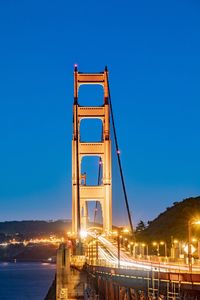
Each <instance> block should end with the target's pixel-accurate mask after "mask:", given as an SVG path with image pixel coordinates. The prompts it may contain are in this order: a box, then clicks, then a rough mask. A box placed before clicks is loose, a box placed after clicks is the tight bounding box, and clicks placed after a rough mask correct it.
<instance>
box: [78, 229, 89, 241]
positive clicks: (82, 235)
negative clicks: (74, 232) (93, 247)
mask: <svg viewBox="0 0 200 300" xmlns="http://www.w3.org/2000/svg"><path fill="white" fill-rule="evenodd" d="M87 235H88V233H87V231H86V230H81V231H80V237H81V238H82V239H85V238H86V237H87Z"/></svg>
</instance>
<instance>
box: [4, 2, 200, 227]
mask: <svg viewBox="0 0 200 300" xmlns="http://www.w3.org/2000/svg"><path fill="white" fill-rule="evenodd" d="M74 63H78V65H79V70H80V71H94V72H95V71H101V70H103V69H104V66H105V65H106V64H107V65H108V68H109V71H110V84H111V92H112V99H113V106H114V113H115V116H116V126H117V131H118V138H119V144H120V148H121V153H122V154H121V157H122V162H123V166H124V173H125V177H126V184H127V191H128V195H129V199H130V205H131V210H132V212H133V216H134V219H135V222H137V220H138V219H144V220H150V219H152V218H154V217H155V216H156V215H157V214H158V213H160V212H161V211H163V210H164V209H165V208H166V207H167V206H170V205H171V204H172V203H173V202H174V201H180V200H182V199H183V198H186V197H189V196H196V195H199V194H200V176H199V175H200V171H199V170H200V135H199V132H200V121H199V111H200V3H199V1H197V0H196V1H195V0H190V1H189V0H188V1H185V0H177V1H174V0H173V1H172V0H168V1H160V0H159V1H154V0H153V1H149V0H145V1H144V0H141V1H135V0H130V1H113V0H112V1H105V0H103V1H94V0H93V1H87V0H86V1H64V0H63V1H51V0H48V1H46V0H42V1H38V0H34V1H31V0H30V1H21V0H19V1H14V0H8V1H1V2H0V220H1V221H2V220H13V219H17V220H21V219H57V218H66V217H70V216H71V137H72V102H73V65H74Z"/></svg>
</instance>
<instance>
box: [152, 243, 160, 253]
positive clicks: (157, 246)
mask: <svg viewBox="0 0 200 300" xmlns="http://www.w3.org/2000/svg"><path fill="white" fill-rule="evenodd" d="M152 245H153V246H156V251H157V256H159V255H160V244H159V243H157V242H153V243H152Z"/></svg>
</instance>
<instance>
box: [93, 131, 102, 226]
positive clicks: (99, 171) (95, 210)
mask: <svg viewBox="0 0 200 300" xmlns="http://www.w3.org/2000/svg"><path fill="white" fill-rule="evenodd" d="M102 140H103V130H102V133H101V141H102ZM101 170H102V159H101V157H100V158H99V170H98V181H97V185H100V184H101ZM97 206H98V201H96V204H95V209H94V223H96V217H97Z"/></svg>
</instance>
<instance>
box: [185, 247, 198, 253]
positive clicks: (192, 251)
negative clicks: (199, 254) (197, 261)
mask: <svg viewBox="0 0 200 300" xmlns="http://www.w3.org/2000/svg"><path fill="white" fill-rule="evenodd" d="M184 251H185V253H187V254H188V245H186V246H185V247H184ZM195 251H196V248H195V247H194V246H193V245H191V254H193V253H194V252H195Z"/></svg>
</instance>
